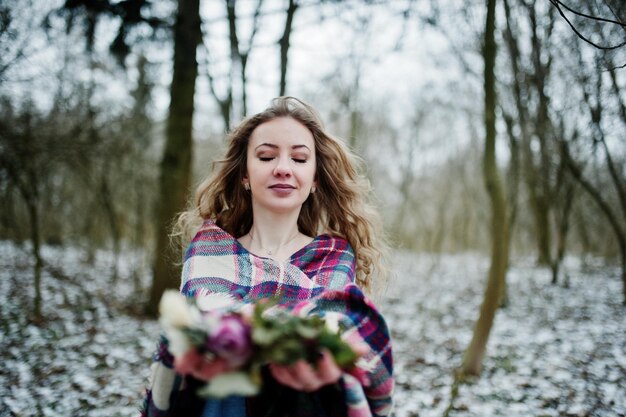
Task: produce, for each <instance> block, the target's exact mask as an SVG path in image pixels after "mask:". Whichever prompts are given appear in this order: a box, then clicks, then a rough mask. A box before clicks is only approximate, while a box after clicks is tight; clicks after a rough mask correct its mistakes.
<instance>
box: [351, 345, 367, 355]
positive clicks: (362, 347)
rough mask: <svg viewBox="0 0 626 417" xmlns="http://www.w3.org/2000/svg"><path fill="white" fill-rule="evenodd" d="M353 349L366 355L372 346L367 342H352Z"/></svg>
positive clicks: (359, 353)
mask: <svg viewBox="0 0 626 417" xmlns="http://www.w3.org/2000/svg"><path fill="white" fill-rule="evenodd" d="M352 350H354V353H356V354H357V355H358V356H364V355H366V354H367V353H368V352H369V351H370V346H369V345H368V344H367V343H365V342H359V343H354V344H352Z"/></svg>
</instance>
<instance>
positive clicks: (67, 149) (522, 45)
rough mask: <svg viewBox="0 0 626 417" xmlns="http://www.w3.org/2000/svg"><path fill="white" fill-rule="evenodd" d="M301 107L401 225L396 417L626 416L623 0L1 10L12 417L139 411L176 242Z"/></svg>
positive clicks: (206, 1) (185, 2)
mask: <svg viewBox="0 0 626 417" xmlns="http://www.w3.org/2000/svg"><path fill="white" fill-rule="evenodd" d="M284 95H289V96H295V97H298V98H301V99H303V100H305V101H307V102H309V103H311V104H312V105H313V106H314V107H316V108H317V109H318V110H319V111H320V113H321V115H322V118H323V119H324V120H325V122H326V124H327V126H326V127H327V129H328V130H329V131H330V132H332V133H333V134H336V135H337V136H338V137H340V138H342V139H343V140H344V141H345V143H346V144H347V145H348V146H349V147H351V148H352V149H354V150H355V152H356V153H357V154H358V155H359V156H360V157H361V158H362V159H363V162H364V164H363V166H364V174H365V175H366V176H367V178H368V179H369V181H370V182H371V185H372V187H373V190H374V193H373V195H372V196H371V199H372V201H373V202H374V203H375V204H376V205H377V206H378V207H379V208H380V210H381V212H382V214H383V220H384V225H383V226H384V229H385V230H386V232H387V234H388V236H389V238H390V240H391V242H392V244H393V255H392V260H391V262H390V268H391V270H392V277H391V278H390V280H389V282H388V283H387V284H386V285H387V287H386V289H385V290H383V291H382V292H381V294H378V295H377V298H378V299H380V300H381V305H383V311H388V312H387V314H388V316H389V321H390V326H391V329H392V334H393V337H394V339H396V340H397V347H396V352H397V353H396V361H397V368H396V369H397V377H396V378H397V391H396V392H397V396H396V398H397V400H396V408H395V411H394V413H395V415H396V416H398V417H399V416H418V415H419V416H423V415H429V416H430V415H433V416H434V415H437V416H442V415H445V416H448V415H450V416H473V415H508V416H510V415H519V416H525V415H545V416H552V415H555V416H561V415H562V416H619V415H625V414H626V394H624V392H626V356H625V355H624V351H623V346H624V345H625V344H626V337H625V335H626V325H625V324H624V320H623V317H624V308H625V306H626V4H625V3H624V1H623V0H592V1H581V0H481V1H478V0H469V1H463V2H458V1H452V0H442V1H435V0H344V1H341V0H53V1H44V0H19V1H9V0H0V107H1V110H0V263H1V265H2V266H1V268H0V269H1V272H0V276H1V278H0V290H1V291H0V293H1V294H2V295H1V296H0V297H1V298H0V318H1V319H2V324H1V325H0V347H1V348H2V349H0V350H2V353H0V358H2V363H3V364H2V365H0V370H2V373H1V375H0V381H1V382H2V384H0V386H1V388H0V397H1V398H2V399H1V400H0V416H4V415H7V416H26V415H46V416H47V415H51V416H52V415H63V416H67V415H93V416H96V415H136V414H137V410H138V408H139V406H140V401H141V396H142V392H143V388H144V384H145V378H146V377H147V368H148V366H149V362H150V355H151V352H152V350H153V349H154V341H155V335H157V334H158V324H157V322H156V314H157V311H156V308H157V305H158V301H159V299H160V298H161V295H162V294H163V292H164V291H165V290H166V289H167V288H177V287H178V285H179V282H180V259H181V252H180V250H179V249H178V248H177V247H176V246H175V245H174V244H172V241H171V237H170V233H171V227H172V224H173V221H174V219H175V217H176V215H177V214H178V213H180V212H181V211H183V210H184V209H185V208H186V207H188V205H189V204H190V203H191V201H192V199H193V197H194V190H195V188H196V186H197V185H198V183H199V181H200V180H201V179H202V178H204V177H205V176H206V175H208V174H209V173H210V172H211V169H212V162H213V161H215V160H216V159H218V158H219V157H220V156H221V153H222V151H223V150H224V144H225V140H226V137H227V133H228V132H229V130H230V129H231V128H232V127H233V126H235V125H236V124H237V123H238V122H239V121H240V120H242V119H243V118H244V117H246V116H247V115H250V114H253V113H255V112H257V111H260V110H262V109H263V108H265V107H266V106H267V105H268V103H269V102H270V100H271V99H272V98H273V97H278V96H284ZM406 294H415V296H414V297H407V295H406ZM407 315H408V316H407ZM559 326H561V327H559ZM581 329H586V330H585V331H582V330H581ZM511 340H514V341H515V343H513V342H511ZM581 340H584V343H583V342H581V343H580V344H579V343H578V342H579V341H581ZM565 345H566V347H563V346H565ZM411 346H417V347H419V350H420V352H421V353H416V352H414V351H412V347H411ZM557 346H558V348H557ZM564 349H565V350H564ZM80 351H83V353H84V354H83V355H75V353H76V352H80ZM144 369H145V371H144ZM581 369H583V370H584V372H583V371H581ZM542 376H547V379H544V380H543V382H541V380H542ZM546 381H549V382H546ZM129 384H131V385H132V386H129ZM542 384H551V385H549V386H547V385H542ZM508 386H510V387H511V390H510V391H508V392H506V393H503V392H504V391H506V389H505V387H508ZM105 387H106V389H105ZM67 391H71V392H75V393H76V395H65V396H64V395H63V393H64V392H67Z"/></svg>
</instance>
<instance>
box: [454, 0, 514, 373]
mask: <svg viewBox="0 0 626 417" xmlns="http://www.w3.org/2000/svg"><path fill="white" fill-rule="evenodd" d="M495 9H496V0H487V18H486V24H485V44H484V50H483V54H484V60H485V81H484V87H485V155H484V160H483V175H484V179H485V185H486V187H487V191H488V193H489V198H490V201H491V211H492V212H491V266H490V268H489V277H488V279H487V286H486V288H485V295H484V300H483V303H482V305H481V308H480V317H479V318H478V321H477V322H476V325H475V327H474V334H473V336H472V340H471V342H470V345H469V346H468V348H467V351H466V352H465V356H464V358H463V364H462V366H461V370H460V374H461V376H467V375H479V374H480V371H481V369H482V360H483V357H484V355H485V350H486V347H487V341H488V340H489V333H490V332H491V327H492V324H493V320H494V317H495V313H496V310H497V309H498V303H499V301H500V295H501V292H502V285H503V283H504V281H505V276H506V268H507V264H508V223H507V218H506V216H507V204H506V198H505V194H504V187H503V185H502V181H501V179H500V175H499V173H498V167H497V164H496V154H495V151H496V147H495V141H496V86H495V74H494V67H495V60H496V43H495V33H494V32H495V26H496V16H495V12H496V10H495Z"/></svg>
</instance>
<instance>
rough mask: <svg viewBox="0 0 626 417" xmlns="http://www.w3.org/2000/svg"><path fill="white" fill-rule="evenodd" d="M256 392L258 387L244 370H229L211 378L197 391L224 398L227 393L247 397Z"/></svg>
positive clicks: (201, 394) (201, 393) (207, 395)
mask: <svg viewBox="0 0 626 417" xmlns="http://www.w3.org/2000/svg"><path fill="white" fill-rule="evenodd" d="M258 392H259V387H258V386H257V385H256V384H255V383H254V382H252V379H250V375H248V374H246V373H244V372H230V373H226V374H221V375H218V376H216V377H214V378H212V379H211V381H210V382H209V384H208V385H205V386H204V387H202V388H201V389H200V390H199V391H198V395H199V396H201V397H212V398H224V397H228V396H229V395H240V396H242V397H249V396H251V395H256V394H258Z"/></svg>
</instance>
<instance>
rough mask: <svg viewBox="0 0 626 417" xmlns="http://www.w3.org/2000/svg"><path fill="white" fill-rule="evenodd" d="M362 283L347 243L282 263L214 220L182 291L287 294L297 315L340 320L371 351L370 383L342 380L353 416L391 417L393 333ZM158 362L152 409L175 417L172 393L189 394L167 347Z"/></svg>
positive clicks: (330, 243) (319, 241) (364, 361)
mask: <svg viewBox="0 0 626 417" xmlns="http://www.w3.org/2000/svg"><path fill="white" fill-rule="evenodd" d="M354 280H355V258H354V253H353V251H352V249H351V247H350V245H349V243H348V242H347V241H346V240H345V239H342V238H338V237H332V236H329V235H320V236H317V237H316V238H315V239H314V240H313V241H312V242H311V243H309V244H308V245H307V246H305V247H304V248H302V249H300V250H299V251H297V252H296V253H294V254H293V255H292V256H291V258H290V259H289V260H288V261H287V262H278V261H275V260H273V259H270V258H263V257H259V256H256V255H254V254H252V253H250V252H248V251H247V250H246V249H245V248H244V247H243V246H242V245H241V244H240V243H239V242H238V241H237V240H236V239H235V238H234V237H233V236H231V235H230V234H228V233H227V232H225V231H224V230H222V229H221V228H219V227H218V226H217V225H216V224H215V223H214V222H213V221H211V220H206V221H205V222H204V224H203V225H202V227H201V228H200V230H199V231H198V233H197V234H196V236H195V238H194V239H193V241H192V242H191V244H190V246H189V248H188V249H187V251H186V254H185V261H184V265H183V272H182V281H181V292H182V293H183V294H185V295H187V296H190V297H199V298H200V299H210V298H211V295H214V294H222V295H224V294H228V295H229V296H230V297H232V298H233V299H234V300H236V301H237V302H243V303H249V302H254V301H257V300H260V299H264V298H268V297H276V296H279V297H280V306H281V308H285V309H288V310H290V311H292V313H293V314H298V315H303V314H318V315H322V316H325V315H334V316H335V318H337V319H338V320H339V322H340V324H341V328H342V329H344V331H343V332H342V337H343V338H344V339H345V340H347V341H350V342H354V343H365V344H366V345H367V346H369V348H370V349H369V351H368V352H367V353H366V354H365V355H364V356H363V357H362V358H361V359H360V360H359V362H358V363H357V366H359V367H361V368H362V369H363V370H364V371H366V373H367V376H368V379H369V382H370V383H369V384H368V385H367V386H363V385H361V383H360V382H359V381H358V380H357V379H356V378H355V377H353V376H352V375H349V374H344V376H343V377H342V379H341V384H342V388H343V392H344V394H345V395H344V398H345V403H346V404H345V409H346V410H347V414H348V416H350V417H365V416H386V415H389V413H390V411H391V404H392V402H391V394H392V391H393V385H394V382H393V377H392V369H393V365H392V355H391V343H390V339H389V332H388V329H387V326H386V324H385V321H384V319H383V317H382V316H381V315H380V313H379V312H378V311H377V309H376V308H375V306H374V305H373V304H372V302H371V301H370V300H369V299H367V298H366V297H365V296H364V295H363V293H362V292H361V290H360V289H359V288H358V287H357V286H356V284H355V283H354ZM155 359H156V361H155V364H153V373H152V381H151V389H150V390H149V391H148V395H147V397H146V401H145V403H144V415H147V416H162V415H168V414H167V412H166V411H165V410H168V408H170V405H171V402H172V400H173V398H174V397H173V396H172V392H173V391H175V390H181V389H183V388H184V387H183V388H181V378H180V377H179V376H177V375H175V373H174V371H173V370H172V358H171V355H169V354H168V352H167V348H166V342H165V341H164V343H161V347H160V349H159V351H158V352H157V355H156V356H155ZM183 385H184V384H183Z"/></svg>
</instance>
